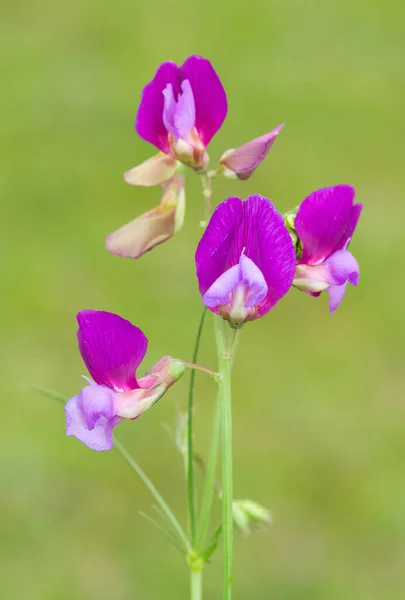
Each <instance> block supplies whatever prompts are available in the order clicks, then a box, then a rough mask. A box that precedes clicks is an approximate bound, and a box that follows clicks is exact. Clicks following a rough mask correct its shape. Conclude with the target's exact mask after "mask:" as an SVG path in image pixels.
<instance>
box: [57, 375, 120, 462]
mask: <svg viewBox="0 0 405 600" xmlns="http://www.w3.org/2000/svg"><path fill="white" fill-rule="evenodd" d="M100 387H101V386H98V385H91V386H89V388H84V389H86V390H87V389H90V388H100ZM92 393H93V392H92ZM94 393H97V390H95V392H94ZM110 393H111V392H110ZM102 394H103V395H104V394H105V392H104V391H103V392H102ZM65 413H66V435H73V436H75V437H76V438H77V439H78V440H80V441H81V442H82V443H83V444H86V446H88V447H89V448H91V449H92V450H97V451H100V450H110V449H111V448H112V446H113V437H112V431H113V428H114V427H115V425H117V423H119V422H120V421H121V419H120V417H115V416H112V417H111V418H109V419H108V418H106V417H105V416H103V415H101V416H100V417H99V418H98V419H97V420H96V421H95V422H94V424H93V426H92V428H91V429H89V427H88V424H87V420H86V414H85V411H84V408H83V391H82V392H81V393H80V394H78V395H77V396H74V397H73V398H71V399H70V400H69V401H68V402H67V403H66V405H65ZM87 416H88V415H87Z"/></svg>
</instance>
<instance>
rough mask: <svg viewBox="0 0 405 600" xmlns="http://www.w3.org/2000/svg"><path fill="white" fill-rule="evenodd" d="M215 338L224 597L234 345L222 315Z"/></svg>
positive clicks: (228, 584) (229, 537) (226, 590)
mask: <svg viewBox="0 0 405 600" xmlns="http://www.w3.org/2000/svg"><path fill="white" fill-rule="evenodd" d="M214 327H215V341H216V346H217V355H218V371H219V373H220V375H221V378H220V381H219V394H220V402H221V430H222V535H223V596H222V598H223V600H231V597H232V545H233V516H232V499H233V482H232V404H231V363H232V349H233V348H232V347H233V345H234V343H235V341H236V336H235V339H233V340H232V342H233V343H232V347H228V348H226V345H225V336H224V324H223V321H222V319H221V318H220V317H217V316H215V317H214Z"/></svg>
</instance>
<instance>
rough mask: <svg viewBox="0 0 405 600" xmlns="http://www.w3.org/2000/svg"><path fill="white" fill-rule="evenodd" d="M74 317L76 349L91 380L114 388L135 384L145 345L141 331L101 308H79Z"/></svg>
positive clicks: (128, 388) (131, 386)
mask: <svg viewBox="0 0 405 600" xmlns="http://www.w3.org/2000/svg"><path fill="white" fill-rule="evenodd" d="M77 321H78V323H79V329H78V332H77V338H78V341H79V349H80V352H81V355H82V358H83V360H84V362H85V364H86V366H87V368H88V370H89V373H90V375H91V376H92V378H93V379H94V381H95V382H96V383H98V384H100V385H106V386H107V387H109V388H112V389H114V390H121V391H126V390H131V389H135V388H137V387H138V383H137V381H136V369H137V368H138V366H139V365H140V363H141V361H142V359H143V357H144V356H145V354H146V350H147V347H148V340H147V338H146V337H145V335H144V334H143V333H142V331H141V330H140V329H138V327H135V325H132V323H130V322H129V321H127V320H126V319H123V318H122V317H119V316H118V315H115V314H113V313H109V312H104V311H96V310H82V311H81V312H79V313H78V315H77Z"/></svg>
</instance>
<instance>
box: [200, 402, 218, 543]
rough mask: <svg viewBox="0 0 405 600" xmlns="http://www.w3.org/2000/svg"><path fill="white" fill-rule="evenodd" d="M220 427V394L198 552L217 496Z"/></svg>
mask: <svg viewBox="0 0 405 600" xmlns="http://www.w3.org/2000/svg"><path fill="white" fill-rule="evenodd" d="M220 425H221V401H220V395H219V392H218V396H217V400H216V404H215V414H214V425H213V429H212V434H211V446H210V452H209V455H208V462H207V468H206V471H205V479H204V491H203V497H202V502H201V512H200V522H199V527H198V534H197V544H196V547H197V549H198V550H202V549H203V547H204V543H205V537H206V535H207V530H208V526H209V521H210V514H211V508H212V503H213V499H214V494H215V476H216V471H217V463H218V449H219V448H218V446H219V434H220Z"/></svg>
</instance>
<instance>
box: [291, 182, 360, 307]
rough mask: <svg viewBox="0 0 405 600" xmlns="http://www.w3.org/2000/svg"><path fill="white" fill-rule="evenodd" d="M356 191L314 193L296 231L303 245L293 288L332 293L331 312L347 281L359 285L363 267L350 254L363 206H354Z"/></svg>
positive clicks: (301, 209)
mask: <svg viewBox="0 0 405 600" xmlns="http://www.w3.org/2000/svg"><path fill="white" fill-rule="evenodd" d="M354 196H355V190H354V188H352V187H351V186H350V185H335V186H332V187H326V188H322V189H320V190H317V191H316V192H313V193H312V194H310V195H309V196H308V197H307V198H305V200H304V201H303V202H302V204H301V205H300V207H299V209H298V212H297V215H296V217H295V220H294V228H295V231H296V232H297V235H298V238H299V240H300V243H301V245H302V254H301V256H300V257H299V258H298V260H297V267H296V270H295V277H294V282H293V285H295V286H296V287H297V288H299V289H300V290H302V291H304V292H307V293H308V294H310V295H311V296H319V295H320V293H321V292H323V291H327V292H328V294H329V310H330V312H331V313H333V312H334V310H336V308H337V307H338V306H339V304H340V303H341V302H342V300H343V297H344V295H345V292H346V285H347V282H349V283H351V284H352V285H357V284H358V281H359V275H360V272H359V265H358V264H357V261H356V259H355V258H354V256H353V255H352V254H351V252H348V251H347V247H348V245H349V242H350V240H351V238H352V235H353V233H354V230H355V228H356V225H357V221H358V219H359V217H360V213H361V210H362V208H363V206H362V204H353V201H354Z"/></svg>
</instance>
